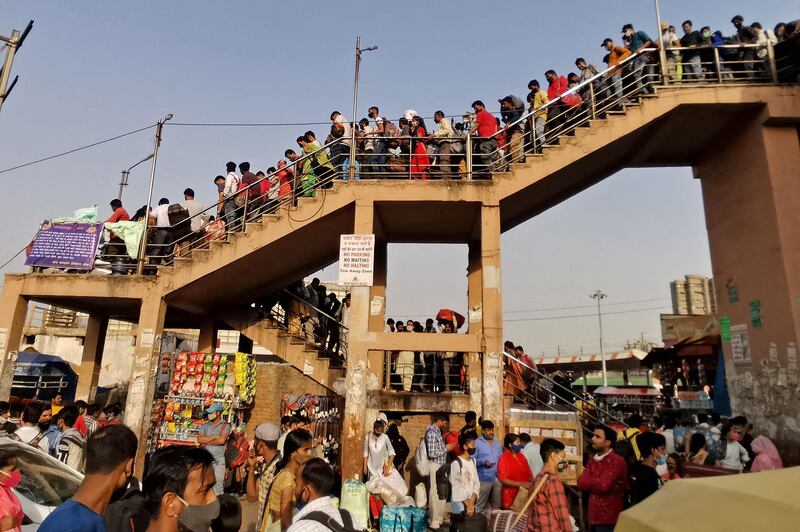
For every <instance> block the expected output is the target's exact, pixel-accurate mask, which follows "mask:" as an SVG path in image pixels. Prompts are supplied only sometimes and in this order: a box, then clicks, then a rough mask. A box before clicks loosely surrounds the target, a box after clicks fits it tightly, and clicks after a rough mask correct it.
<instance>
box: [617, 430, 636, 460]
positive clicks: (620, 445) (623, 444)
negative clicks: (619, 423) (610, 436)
mask: <svg viewBox="0 0 800 532" xmlns="http://www.w3.org/2000/svg"><path fill="white" fill-rule="evenodd" d="M626 432H627V429H626V431H623V432H622V433H621V434H622V435H623V439H621V440H617V441H616V442H615V443H614V452H615V453H617V454H618V455H620V456H621V457H622V458H623V459H624V460H625V464H626V465H627V466H628V469H629V470H630V468H631V466H632V465H633V464H635V463H636V462H638V460H637V459H636V451H634V450H633V444H632V443H631V440H632V439H634V438H636V436H638V435H639V434H641V433H640V432H639V429H636V432H634V433H633V434H626Z"/></svg>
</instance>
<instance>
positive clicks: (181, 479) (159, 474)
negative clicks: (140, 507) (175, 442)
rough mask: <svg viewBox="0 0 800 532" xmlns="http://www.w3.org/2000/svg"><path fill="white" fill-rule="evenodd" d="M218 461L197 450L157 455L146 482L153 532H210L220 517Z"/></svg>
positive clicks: (169, 449)
mask: <svg viewBox="0 0 800 532" xmlns="http://www.w3.org/2000/svg"><path fill="white" fill-rule="evenodd" d="M215 483H216V478H215V477H214V457H213V456H211V453H209V452H208V451H207V450H205V449H202V448H197V447H179V446H172V447H164V448H161V449H159V450H158V451H156V452H155V453H153V456H152V457H151V458H150V462H149V463H148V465H147V471H145V474H144V480H143V482H142V488H143V489H142V491H143V492H144V493H145V500H146V504H147V510H148V511H149V512H150V516H151V518H150V526H149V527H148V529H147V530H148V531H150V532H179V531H180V532H184V531H187V532H208V529H209V528H210V527H211V521H213V520H214V519H216V518H217V516H218V515H219V499H217V495H216V494H215V493H214V484H215Z"/></svg>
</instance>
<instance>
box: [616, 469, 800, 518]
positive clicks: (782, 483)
mask: <svg viewBox="0 0 800 532" xmlns="http://www.w3.org/2000/svg"><path fill="white" fill-rule="evenodd" d="M798 486H800V467H792V468H788V469H778V470H775V471H765V472H763V473H747V474H744V475H729V476H721V477H707V478H694V479H686V480H671V481H669V482H667V483H666V484H665V485H664V487H663V488H661V489H660V490H658V491H657V492H655V493H654V494H653V495H651V496H650V497H648V498H647V499H645V500H644V502H641V503H639V504H637V505H636V506H634V507H633V508H631V509H629V510H626V511H625V512H623V513H621V514H620V516H619V521H617V527H616V528H615V529H614V530H615V531H616V532H686V531H688V530H702V531H703V532H722V531H728V530H753V531H756V530H759V531H762V530H763V531H765V532H766V531H776V532H777V531H784V530H800V496H798V494H797V488H798Z"/></svg>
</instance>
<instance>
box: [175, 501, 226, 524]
mask: <svg viewBox="0 0 800 532" xmlns="http://www.w3.org/2000/svg"><path fill="white" fill-rule="evenodd" d="M178 500H179V501H181V502H182V503H183V504H185V505H186V509H185V510H184V511H183V513H181V514H180V515H179V516H178V522H179V523H180V524H182V525H183V526H185V527H186V528H188V529H189V530H191V531H192V532H208V529H209V528H211V521H213V520H214V519H216V518H217V517H218V516H219V499H214V500H213V501H211V502H210V503H208V504H189V503H188V502H186V501H184V500H183V499H181V498H180V497H178Z"/></svg>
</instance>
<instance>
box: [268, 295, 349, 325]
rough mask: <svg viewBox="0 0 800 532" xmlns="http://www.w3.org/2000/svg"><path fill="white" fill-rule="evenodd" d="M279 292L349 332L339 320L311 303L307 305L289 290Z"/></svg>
mask: <svg viewBox="0 0 800 532" xmlns="http://www.w3.org/2000/svg"><path fill="white" fill-rule="evenodd" d="M281 292H283V293H285V294H287V295H289V296H291V297H293V298H294V299H296V300H297V301H299V302H301V303H305V304H306V305H308V306H309V307H310V308H311V309H313V310H315V311H316V312H317V313H319V314H320V315H322V316H325V317H326V318H327V319H329V320H331V321H333V322H334V323H336V324H338V325H339V327H342V328H343V329H346V330H348V331H349V330H350V327H348V326H347V325H345V324H344V323H342V322H340V321H339V320H337V319H336V318H334V317H333V316H331V315H330V314H328V313H326V312H325V311H324V310H321V309H319V308H317V307H315V306H314V305H312V304H311V303H309V302H308V301H307V300H305V299H303V298H302V297H300V296H298V295H297V294H293V293H292V292H291V291H290V290H288V289H286V288H283V289H281ZM342 304H344V303H342Z"/></svg>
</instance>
